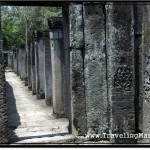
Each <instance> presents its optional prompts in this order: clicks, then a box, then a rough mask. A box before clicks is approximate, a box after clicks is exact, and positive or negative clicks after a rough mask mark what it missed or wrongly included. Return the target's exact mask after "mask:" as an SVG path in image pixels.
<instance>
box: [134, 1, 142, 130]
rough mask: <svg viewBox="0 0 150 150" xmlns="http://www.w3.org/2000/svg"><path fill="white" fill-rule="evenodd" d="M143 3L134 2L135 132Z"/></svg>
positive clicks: (139, 109) (139, 126)
mask: <svg viewBox="0 0 150 150" xmlns="http://www.w3.org/2000/svg"><path fill="white" fill-rule="evenodd" d="M142 9H143V5H142V4H141V3H140V2H135V3H134V5H133V12H134V38H135V39H134V51H135V126H136V128H135V132H136V133H137V132H139V131H140V130H142V101H143V73H142V72H143V69H142V47H141V44H142V16H143V10H142Z"/></svg>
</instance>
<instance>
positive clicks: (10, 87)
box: [5, 70, 72, 143]
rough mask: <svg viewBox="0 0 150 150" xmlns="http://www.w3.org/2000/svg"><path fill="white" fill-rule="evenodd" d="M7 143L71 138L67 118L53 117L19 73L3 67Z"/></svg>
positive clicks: (49, 141)
mask: <svg viewBox="0 0 150 150" xmlns="http://www.w3.org/2000/svg"><path fill="white" fill-rule="evenodd" d="M5 75H6V95H7V103H8V119H9V122H8V125H9V142H10V143H55V142H56V143H57V142H58V143H59V142H60V143H61V142H64V140H65V141H67V140H70V139H72V136H71V135H70V134H68V119H65V118H55V117H54V116H53V114H52V107H46V105H45V100H44V99H43V100H42V99H40V100H37V99H36V95H32V94H31V91H28V87H27V86H25V85H24V82H23V81H21V79H20V78H19V76H17V75H16V74H15V73H14V72H12V71H9V70H6V73H5Z"/></svg>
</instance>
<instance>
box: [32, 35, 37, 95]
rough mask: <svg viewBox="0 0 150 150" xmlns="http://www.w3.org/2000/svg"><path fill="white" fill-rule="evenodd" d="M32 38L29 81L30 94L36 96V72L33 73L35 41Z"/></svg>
mask: <svg viewBox="0 0 150 150" xmlns="http://www.w3.org/2000/svg"><path fill="white" fill-rule="evenodd" d="M33 36H34V42H32V45H31V78H32V79H31V80H32V94H36V71H35V43H36V42H35V41H36V37H35V34H33Z"/></svg>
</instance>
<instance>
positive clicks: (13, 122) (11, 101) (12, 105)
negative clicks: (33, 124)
mask: <svg viewBox="0 0 150 150" xmlns="http://www.w3.org/2000/svg"><path fill="white" fill-rule="evenodd" d="M6 97H7V113H8V128H9V143H13V142H15V141H14V140H15V139H17V138H18V137H17V135H16V134H15V132H14V130H15V129H16V128H17V127H18V126H19V125H20V124H21V122H20V116H19V114H18V111H17V107H16V99H15V97H14V92H13V88H12V86H11V85H10V84H9V83H8V82H7V81H6Z"/></svg>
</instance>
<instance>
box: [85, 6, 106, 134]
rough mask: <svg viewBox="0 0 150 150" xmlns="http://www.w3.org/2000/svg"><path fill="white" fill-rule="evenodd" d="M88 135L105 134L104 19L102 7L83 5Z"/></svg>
mask: <svg viewBox="0 0 150 150" xmlns="http://www.w3.org/2000/svg"><path fill="white" fill-rule="evenodd" d="M83 6H84V37H85V57H84V76H85V98H86V113H87V134H102V133H106V132H107V133H108V131H109V127H108V116H109V115H108V97H107V81H106V78H107V72H106V68H107V67H106V48H105V16H104V13H103V6H102V5H101V4H98V3H96V4H86V3H85V4H84V5H83Z"/></svg>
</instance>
